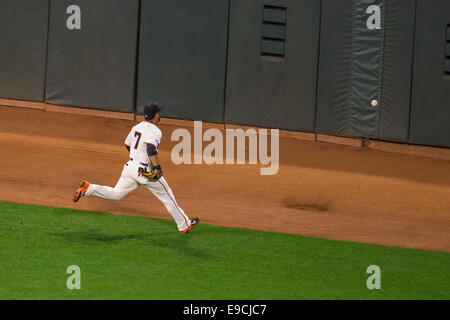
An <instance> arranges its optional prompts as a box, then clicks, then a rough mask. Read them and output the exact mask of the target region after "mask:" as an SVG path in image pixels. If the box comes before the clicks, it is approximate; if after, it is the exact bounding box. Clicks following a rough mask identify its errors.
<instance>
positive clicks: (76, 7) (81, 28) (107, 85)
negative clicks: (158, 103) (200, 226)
mask: <svg viewBox="0 0 450 320" xmlns="http://www.w3.org/2000/svg"><path fill="white" fill-rule="evenodd" d="M138 20H139V1H138V0H95V1H91V0H70V1H69V0H57V1H51V5H50V31H49V47H48V63H47V86H46V100H47V102H49V103H54V104H61V105H69V106H80V107H89V108H97V109H106V110H112V111H126V112H131V111H134V109H135V107H134V106H135V102H134V90H135V71H136V57H137V39H138Z"/></svg>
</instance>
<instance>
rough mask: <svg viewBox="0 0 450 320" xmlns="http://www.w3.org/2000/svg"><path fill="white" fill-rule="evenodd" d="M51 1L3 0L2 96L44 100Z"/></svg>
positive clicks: (0, 9)
mask: <svg viewBox="0 0 450 320" xmlns="http://www.w3.org/2000/svg"><path fill="white" fill-rule="evenodd" d="M48 6H49V0H1V1H0V97H1V98H8V99H20V100H30V101H43V100H44V86H45V59H46V53H47V25H48Z"/></svg>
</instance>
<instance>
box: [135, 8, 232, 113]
mask: <svg viewBox="0 0 450 320" xmlns="http://www.w3.org/2000/svg"><path fill="white" fill-rule="evenodd" d="M228 7H229V1H228V0H189V1H186V0H165V1H159V0H143V1H142V8H141V26H140V51H139V67H138V90H137V111H138V112H139V113H142V112H143V108H144V106H145V104H146V103H148V102H153V101H158V102H159V103H161V104H162V105H163V106H164V107H165V109H164V112H163V116H165V117H171V118H180V119H190V120H204V121H212V122H223V107H224V97H225V71H226V55H227V37H228V35H227V34H228Z"/></svg>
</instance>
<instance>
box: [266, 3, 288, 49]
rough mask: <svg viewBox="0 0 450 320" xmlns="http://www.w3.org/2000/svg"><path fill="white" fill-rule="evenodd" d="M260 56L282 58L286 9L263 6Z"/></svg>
mask: <svg viewBox="0 0 450 320" xmlns="http://www.w3.org/2000/svg"><path fill="white" fill-rule="evenodd" d="M261 34H262V39H261V55H262V56H276V57H284V52H285V50H284V48H285V40H286V8H283V7H275V6H264V11H263V25H262V33H261Z"/></svg>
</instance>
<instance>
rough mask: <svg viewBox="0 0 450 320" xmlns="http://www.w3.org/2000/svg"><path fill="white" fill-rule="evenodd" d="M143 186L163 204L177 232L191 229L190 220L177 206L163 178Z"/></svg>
mask: <svg viewBox="0 0 450 320" xmlns="http://www.w3.org/2000/svg"><path fill="white" fill-rule="evenodd" d="M145 186H146V187H147V188H148V189H149V190H150V191H151V192H152V193H153V194H154V195H155V196H156V197H157V198H158V199H159V200H160V201H161V202H162V203H163V204H164V206H165V207H166V209H167V211H169V213H170V215H171V216H172V217H173V219H174V220H175V223H176V224H177V228H178V231H180V232H183V231H185V230H187V229H188V228H190V229H191V228H192V226H191V220H190V219H189V217H188V216H187V215H186V213H185V212H184V211H183V209H181V208H180V206H179V205H178V204H177V202H176V200H175V196H174V195H173V193H172V190H171V189H170V187H169V185H168V184H167V181H166V180H165V179H164V177H161V178H160V179H159V180H158V181H155V182H149V183H146V184H145Z"/></svg>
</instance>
